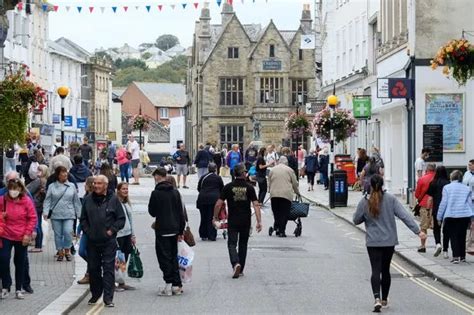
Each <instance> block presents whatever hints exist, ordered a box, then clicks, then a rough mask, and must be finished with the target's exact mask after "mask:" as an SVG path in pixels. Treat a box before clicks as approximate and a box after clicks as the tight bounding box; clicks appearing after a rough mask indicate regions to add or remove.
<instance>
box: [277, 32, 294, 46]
mask: <svg viewBox="0 0 474 315" xmlns="http://www.w3.org/2000/svg"><path fill="white" fill-rule="evenodd" d="M296 32H297V31H280V34H281V36H282V37H283V39H284V40H285V42H286V43H287V44H288V45H290V44H291V41H292V40H293V38H294V37H295V35H296Z"/></svg>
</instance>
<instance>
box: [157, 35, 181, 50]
mask: <svg viewBox="0 0 474 315" xmlns="http://www.w3.org/2000/svg"><path fill="white" fill-rule="evenodd" d="M178 44H179V39H178V37H176V36H174V35H171V34H165V35H161V36H160V37H158V39H157V40H156V44H155V45H156V47H158V48H159V49H161V50H163V51H167V50H168V49H170V48H171V47H174V46H176V45H178Z"/></svg>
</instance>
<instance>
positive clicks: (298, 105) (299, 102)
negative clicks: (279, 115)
mask: <svg viewBox="0 0 474 315" xmlns="http://www.w3.org/2000/svg"><path fill="white" fill-rule="evenodd" d="M302 102H303V95H302V94H298V97H297V98H296V101H295V106H296V116H298V115H299V113H300V105H301V103H302ZM299 140H300V139H299V135H298V134H297V135H296V163H297V164H298V148H299ZM296 180H297V181H298V182H299V181H300V176H299V174H296Z"/></svg>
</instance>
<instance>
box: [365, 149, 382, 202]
mask: <svg viewBox="0 0 474 315" xmlns="http://www.w3.org/2000/svg"><path fill="white" fill-rule="evenodd" d="M374 175H382V176H383V170H382V168H381V167H380V166H379V164H378V163H377V159H376V158H375V157H373V156H372V157H370V158H369V163H368V164H367V165H366V166H364V169H363V170H362V173H360V182H361V184H362V185H363V188H364V189H363V193H364V194H369V193H370V187H371V184H370V183H371V178H372V176H374Z"/></svg>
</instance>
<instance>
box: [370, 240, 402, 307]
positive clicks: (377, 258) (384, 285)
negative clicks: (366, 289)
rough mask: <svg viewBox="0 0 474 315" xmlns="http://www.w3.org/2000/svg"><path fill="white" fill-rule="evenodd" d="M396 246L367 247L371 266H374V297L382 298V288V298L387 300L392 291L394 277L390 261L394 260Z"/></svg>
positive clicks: (372, 280)
mask: <svg viewBox="0 0 474 315" xmlns="http://www.w3.org/2000/svg"><path fill="white" fill-rule="evenodd" d="M394 250H395V247H394V246H388V247H367V252H368V253H369V259H370V266H371V267H372V277H371V278H370V283H371V284H372V292H373V294H374V298H376V299H380V289H382V300H383V301H386V300H387V298H388V293H389V291H390V285H391V283H392V278H391V276H390V263H391V262H392V257H393V252H394Z"/></svg>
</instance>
